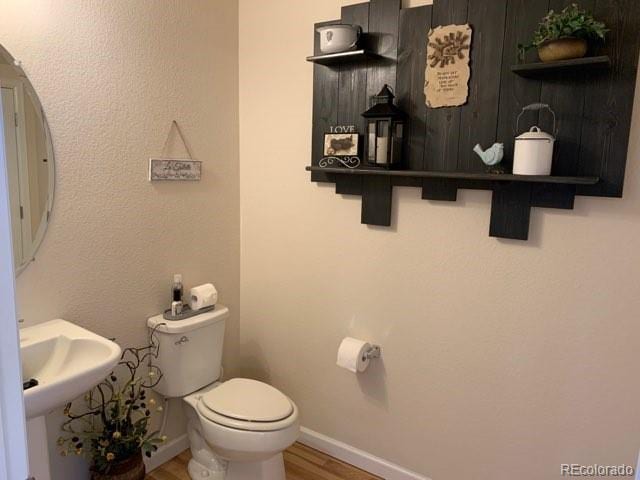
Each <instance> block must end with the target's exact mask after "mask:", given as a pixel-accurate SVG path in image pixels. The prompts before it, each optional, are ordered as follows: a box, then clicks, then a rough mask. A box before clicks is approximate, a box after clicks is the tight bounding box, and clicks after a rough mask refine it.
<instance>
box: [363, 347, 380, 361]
mask: <svg viewBox="0 0 640 480" xmlns="http://www.w3.org/2000/svg"><path fill="white" fill-rule="evenodd" d="M381 355H382V349H381V348H380V345H371V346H370V347H369V349H368V350H367V351H366V352H364V353H363V354H362V360H371V359H373V358H380V357H381Z"/></svg>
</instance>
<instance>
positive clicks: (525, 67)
mask: <svg viewBox="0 0 640 480" xmlns="http://www.w3.org/2000/svg"><path fill="white" fill-rule="evenodd" d="M607 68H611V59H610V58H609V57H608V56H607V55H601V56H599V57H585V58H576V59H575V60H562V61H559V62H549V63H543V62H534V63H525V64H521V65H513V66H512V67H511V71H512V72H513V73H515V74H516V75H520V76H523V77H530V78H534V77H538V76H542V75H548V74H551V73H566V72H568V71H571V70H573V71H576V70H582V73H583V74H586V75H588V74H589V72H590V71H591V72H593V71H594V70H599V69H607Z"/></svg>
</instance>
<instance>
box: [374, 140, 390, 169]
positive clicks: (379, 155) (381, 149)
mask: <svg viewBox="0 0 640 480" xmlns="http://www.w3.org/2000/svg"><path fill="white" fill-rule="evenodd" d="M388 151H389V137H378V139H377V144H376V163H381V164H384V165H386V164H387V163H389V161H388V160H387V152H388Z"/></svg>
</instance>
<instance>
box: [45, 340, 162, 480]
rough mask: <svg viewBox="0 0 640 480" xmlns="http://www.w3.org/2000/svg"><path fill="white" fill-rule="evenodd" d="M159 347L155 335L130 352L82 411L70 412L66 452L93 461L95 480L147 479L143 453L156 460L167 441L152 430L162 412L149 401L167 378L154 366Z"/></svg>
mask: <svg viewBox="0 0 640 480" xmlns="http://www.w3.org/2000/svg"><path fill="white" fill-rule="evenodd" d="M158 348H159V347H158V345H157V344H156V343H155V342H154V341H153V335H152V336H151V342H150V345H149V346H147V347H143V348H128V349H126V350H124V352H123V353H122V357H121V360H120V362H119V364H118V367H116V369H115V371H114V373H111V375H109V377H108V378H106V379H105V380H104V381H103V382H102V383H100V384H99V385H97V386H96V387H95V388H94V389H93V390H91V391H90V392H89V393H87V394H86V395H85V397H84V402H80V403H82V406H80V407H79V408H78V409H77V410H76V408H73V407H74V405H73V404H72V403H69V404H68V405H67V406H66V407H65V410H64V414H65V416H66V417H67V420H66V421H65V423H64V424H63V425H62V431H63V432H64V435H63V436H61V437H60V438H59V439H58V446H59V447H60V453H61V455H63V456H66V455H70V454H74V455H81V456H84V457H85V458H87V460H88V461H89V462H90V464H91V479H92V480H143V479H144V477H145V466H144V462H143V457H142V455H143V453H144V454H145V455H147V456H149V457H150V456H151V454H152V453H153V452H155V451H156V450H157V449H158V444H161V443H163V442H164V441H165V440H166V438H165V437H160V436H159V432H157V431H155V432H151V433H149V431H148V430H149V424H150V421H151V415H152V411H154V410H155V411H162V407H159V406H156V402H155V400H154V399H153V398H149V397H148V390H149V389H152V388H153V387H155V386H156V385H157V384H158V382H159V381H160V379H161V378H162V372H160V370H159V369H158V367H156V366H155V365H153V360H154V359H155V358H157V357H158ZM141 367H142V369H141ZM139 370H145V372H146V373H145V374H144V375H143V374H141V373H140V372H139ZM118 373H122V375H118ZM118 376H120V377H121V379H119V378H118Z"/></svg>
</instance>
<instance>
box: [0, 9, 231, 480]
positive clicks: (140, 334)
mask: <svg viewBox="0 0 640 480" xmlns="http://www.w3.org/2000/svg"><path fill="white" fill-rule="evenodd" d="M237 8H238V7H237V2H235V1H232V0H214V1H209V2H202V1H199V0H188V1H187V0H180V1H173V0H144V1H129V0H110V1H108V2H104V1H100V0H65V1H54V0H38V1H35V0H31V1H22V0H2V1H0V11H1V12H2V14H1V15H0V32H2V34H1V35H0V43H2V44H3V45H4V46H5V47H6V48H7V49H8V50H9V51H10V52H11V53H12V54H13V55H14V57H16V58H18V59H19V60H21V61H22V62H23V66H24V69H25V71H26V72H27V74H28V75H29V78H30V79H31V82H32V83H33V86H34V87H35V89H36V91H37V92H38V94H39V96H40V99H41V101H42V104H43V106H44V109H45V111H46V113H47V116H48V119H49V122H50V125H51V132H52V135H53V139H54V147H55V153H56V169H57V178H56V180H57V186H56V187H57V190H56V197H55V206H54V212H53V216H52V224H51V226H50V229H49V232H48V233H47V236H46V238H45V241H44V244H43V245H42V248H41V249H40V251H39V252H38V255H37V259H36V262H35V263H34V264H33V265H31V266H30V267H29V268H28V269H27V270H26V271H25V272H24V273H23V274H22V275H21V276H20V277H19V279H18V282H17V286H18V294H19V298H18V300H19V312H20V315H21V317H23V318H24V319H25V323H26V325H31V324H34V323H38V322H42V321H46V320H50V319H53V318H65V319H68V320H70V321H73V322H76V323H78V324H80V325H82V326H85V327H88V328H90V329H92V330H94V331H96V332H97V333H99V334H102V335H104V336H107V337H117V339H118V342H119V343H120V344H122V345H127V346H128V345H135V344H140V343H141V342H144V341H145V339H146V324H145V320H146V318H147V317H149V316H152V315H155V314H157V313H159V312H161V311H162V310H163V309H164V308H166V307H167V304H168V301H169V299H170V296H169V294H170V291H169V288H170V282H171V279H172V274H173V273H178V272H180V273H182V274H183V275H184V279H185V284H186V287H190V286H193V285H196V284H200V283H204V282H206V281H213V282H214V283H215V284H216V285H217V287H218V289H219V291H220V295H221V299H222V301H223V302H224V303H226V304H228V305H229V306H230V307H231V312H232V316H231V318H230V320H229V322H228V330H227V332H228V335H227V339H226V356H225V364H227V365H229V366H230V367H232V366H233V364H234V362H233V357H234V354H235V352H236V350H237V348H236V345H237V338H238V311H239V184H238V181H239V178H238V175H239V167H238V117H237V101H238V100H237V95H238V93H237V91H238V78H237V23H238V19H237ZM173 119H176V120H177V121H178V122H179V123H180V125H181V127H182V129H183V132H184V134H185V136H186V138H187V141H188V142H189V145H190V148H191V150H192V152H193V154H194V156H195V157H196V158H198V159H199V160H202V161H203V162H204V166H203V168H204V173H203V180H202V181H201V182H200V183H173V184H160V183H154V184H151V183H149V182H148V181H147V168H148V167H147V165H148V158H149V157H151V156H158V155H160V154H161V153H162V148H163V144H164V142H165V139H166V138H167V133H168V130H169V126H170V123H171V121H172V120H173ZM171 150H173V152H174V153H175V154H177V155H181V156H182V155H184V151H183V149H182V147H181V146H180V144H179V143H173V144H172V148H171ZM176 406H179V403H176ZM173 411H174V412H177V409H175V408H174V409H173ZM179 418H180V416H178V419H177V420H178V421H176V422H174V423H176V425H174V427H173V431H174V432H178V431H180V430H182V429H183V428H184V425H182V424H178V423H180V422H179ZM67 478H73V477H67Z"/></svg>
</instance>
